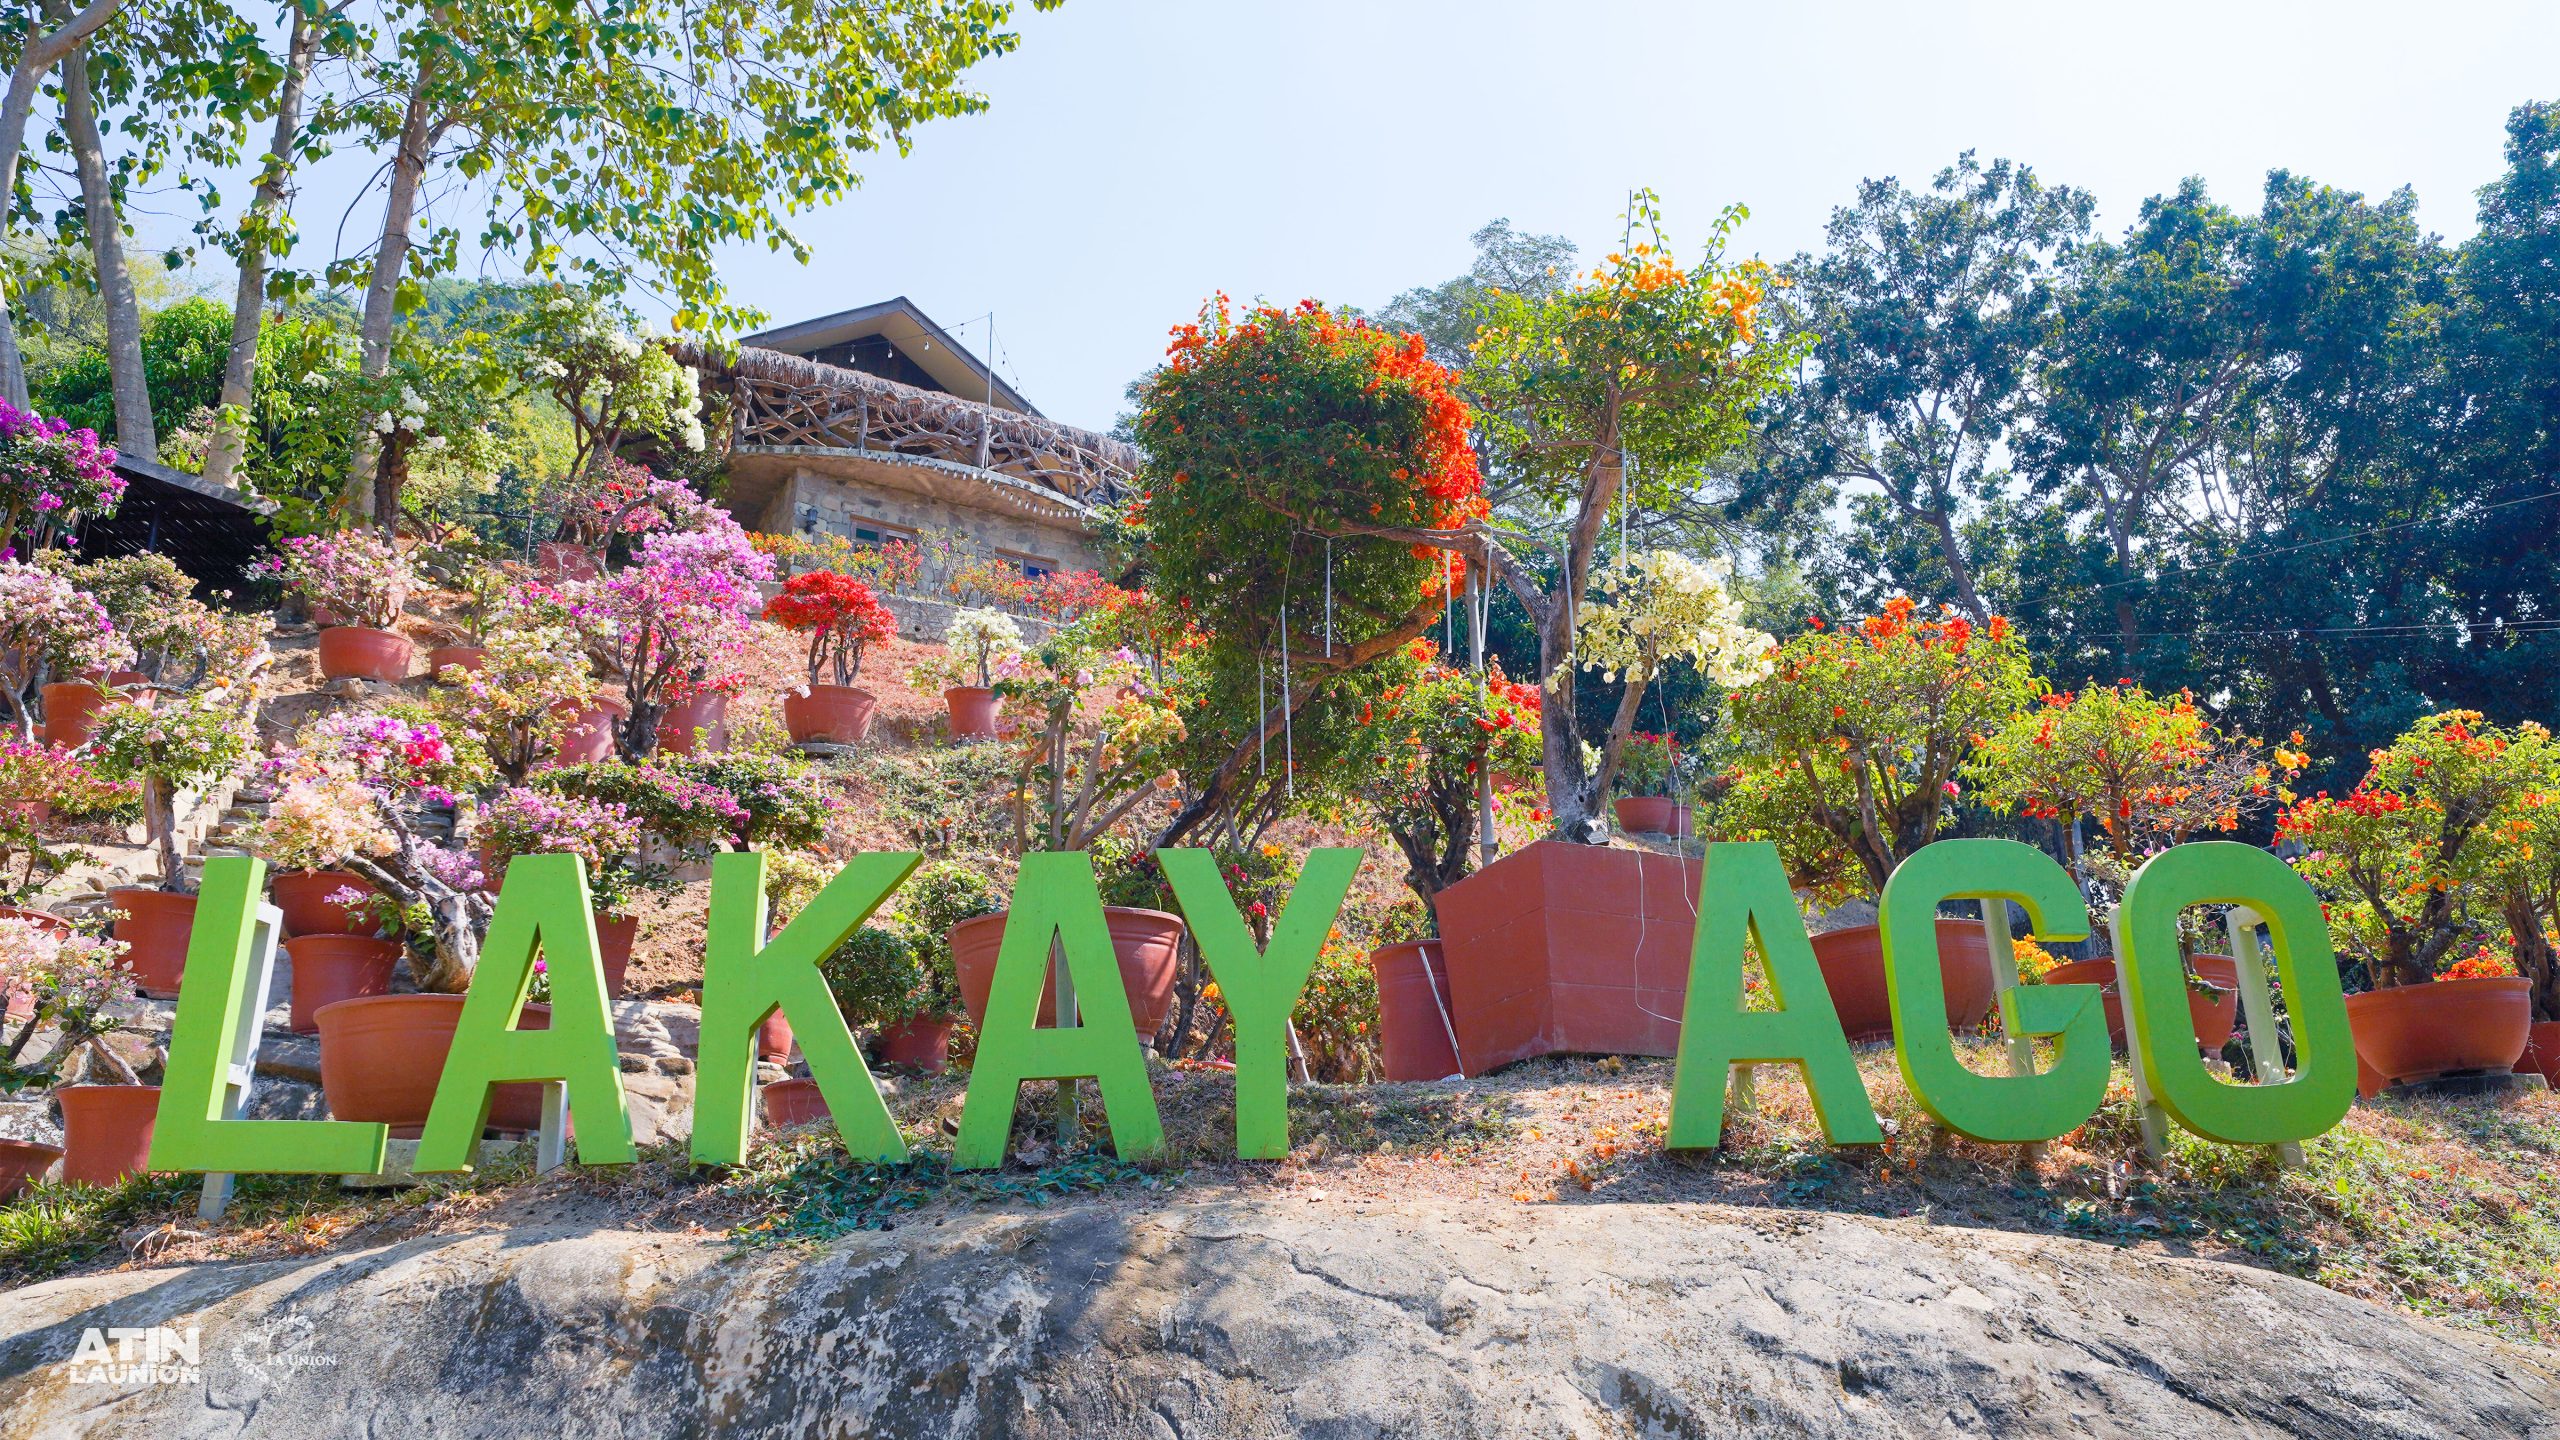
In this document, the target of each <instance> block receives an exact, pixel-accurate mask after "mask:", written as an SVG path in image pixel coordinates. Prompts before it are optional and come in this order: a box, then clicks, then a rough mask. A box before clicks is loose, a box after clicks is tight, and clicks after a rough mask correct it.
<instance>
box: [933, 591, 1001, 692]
mask: <svg viewBox="0 0 2560 1440" xmlns="http://www.w3.org/2000/svg"><path fill="white" fill-rule="evenodd" d="M942 651H943V653H942V654H941V655H939V656H933V655H928V656H926V657H925V658H923V659H921V660H918V661H917V662H916V663H915V665H914V667H913V668H912V669H911V670H910V671H909V672H908V674H909V678H910V680H911V681H913V682H914V683H917V684H924V685H939V686H960V685H972V684H974V685H976V686H977V687H978V688H979V689H981V690H985V689H991V688H993V687H994V685H995V683H996V680H997V678H998V672H999V671H1001V670H1002V669H1003V668H1004V667H1005V666H1006V665H1007V664H1008V663H1010V662H1013V661H1018V660H1020V659H1021V658H1022V627H1021V626H1020V625H1019V624H1016V623H1015V622H1014V618H1013V617H1012V616H1010V615H1007V614H1006V613H1004V612H1003V611H1001V610H989V609H985V608H976V609H969V610H962V611H960V612H959V613H958V614H955V615H953V616H952V617H951V623H950V624H949V625H948V626H946V627H945V628H944V629H943V632H942ZM972 677H975V678H974V679H973V678H972Z"/></svg>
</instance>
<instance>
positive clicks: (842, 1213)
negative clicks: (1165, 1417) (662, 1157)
mask: <svg viewBox="0 0 2560 1440" xmlns="http://www.w3.org/2000/svg"><path fill="white" fill-rule="evenodd" d="M1164 1183H1167V1182H1164V1181H1162V1180H1160V1179H1158V1178H1157V1177H1155V1176H1153V1175H1150V1174H1149V1173H1148V1172H1147V1171H1145V1170H1143V1169H1141V1168H1139V1167H1138V1166H1136V1165H1132V1164H1129V1163H1127V1162H1125V1161H1122V1160H1119V1159H1116V1158H1114V1157H1113V1156H1112V1155H1111V1154H1110V1153H1109V1152H1107V1151H1102V1150H1084V1151H1078V1152H1076V1153H1074V1154H1070V1155H1067V1156H1065V1157H1063V1158H1061V1159H1058V1160H1056V1161H1054V1162H1051V1163H1049V1164H1045V1165H1041V1166H1038V1167H1036V1168H1027V1169H1017V1168H1007V1169H1001V1170H958V1169H954V1168H953V1167H952V1164H951V1155H950V1153H949V1152H948V1151H945V1150H939V1149H935V1150H919V1151H916V1152H914V1157H913V1158H912V1159H910V1160H908V1161H907V1162H906V1163H904V1164H900V1165H891V1164H883V1163H881V1162H879V1161H875V1160H860V1159H856V1158H855V1157H854V1156H853V1155H851V1154H849V1153H847V1151H846V1150H845V1148H844V1144H843V1142H842V1141H841V1140H840V1139H838V1138H837V1136H836V1135H835V1133H834V1132H833V1131H832V1130H826V1129H822V1128H821V1129H813V1130H810V1131H806V1132H803V1133H801V1134H799V1135H796V1136H794V1137H792V1138H790V1139H788V1140H785V1141H782V1142H780V1143H777V1144H769V1145H763V1146H759V1147H757V1148H756V1150H755V1151H753V1152H752V1153H750V1154H749V1156H748V1158H747V1163H746V1164H745V1165H744V1166H742V1167H740V1168H739V1169H737V1170H736V1171H734V1172H732V1173H730V1174H729V1175H728V1176H727V1177H725V1178H724V1179H722V1180H721V1181H719V1182H718V1185H717V1188H718V1189H719V1190H720V1191H721V1192H722V1193H723V1196H724V1198H726V1199H728V1200H730V1201H733V1202H736V1203H740V1204H743V1205H745V1206H746V1207H747V1208H748V1209H749V1210H750V1212H751V1213H750V1214H749V1216H748V1217H747V1218H745V1219H743V1220H740V1221H738V1222H737V1223H736V1224H735V1225H734V1226H732V1227H731V1229H730V1236H731V1238H732V1239H734V1240H735V1241H736V1242H737V1243H738V1244H740V1245H742V1246H748V1247H756V1246H766V1245H813V1244H819V1243H823V1242H825V1241H828V1240H832V1239H834V1238H835V1237H837V1236H839V1235H844V1234H849V1233H851V1232H853V1231H856V1230H894V1229H896V1228H897V1222H898V1219H899V1217H901V1216H904V1215H908V1214H912V1213H913V1212H915V1211H918V1210H921V1209H923V1208H925V1207H926V1206H927V1205H932V1204H936V1203H947V1204H952V1205H957V1206H967V1205H986V1204H998V1205H1001V1204H1029V1205H1044V1204H1046V1203H1048V1202H1049V1201H1051V1200H1054V1199H1058V1198H1061V1197H1063V1196H1068V1195H1075V1194H1081V1193H1086V1192H1090V1191H1097V1190H1107V1189H1111V1188H1114V1187H1116V1186H1122V1185H1134V1186H1140V1187H1150V1188H1151V1187H1154V1186H1157V1185H1160V1184H1164Z"/></svg>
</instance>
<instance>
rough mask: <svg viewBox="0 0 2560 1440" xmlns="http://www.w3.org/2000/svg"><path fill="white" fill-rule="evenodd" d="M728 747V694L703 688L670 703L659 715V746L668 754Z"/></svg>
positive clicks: (684, 753) (709, 750)
mask: <svg viewBox="0 0 2560 1440" xmlns="http://www.w3.org/2000/svg"><path fill="white" fill-rule="evenodd" d="M728 748H729V697H728V696H726V695H722V694H720V693H718V692H716V691H705V692H704V693H702V694H700V695H696V696H693V697H691V698H690V699H687V700H684V701H682V702H680V703H678V704H675V705H670V706H668V707H667V709H666V713H665V714H663V715H660V716H659V717H658V749H659V750H661V751H663V752H664V753H666V754H669V755H691V754H694V753H696V752H697V751H699V752H701V753H704V754H710V753H714V752H717V751H721V750H726V749H728Z"/></svg>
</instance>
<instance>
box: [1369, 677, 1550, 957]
mask: <svg viewBox="0 0 2560 1440" xmlns="http://www.w3.org/2000/svg"><path fill="white" fill-rule="evenodd" d="M1381 678H1384V679H1387V680H1388V681H1389V682H1390V683H1389V684H1388V685H1387V686H1386V687H1385V688H1384V689H1383V690H1381V691H1380V692H1379V693H1378V694H1377V695H1376V697H1375V698H1373V699H1370V700H1367V701H1364V702H1363V703H1362V705H1361V707H1360V712H1359V716H1358V719H1357V721H1356V723H1357V726H1358V733H1357V739H1356V740H1355V742H1354V745H1353V748H1352V749H1351V751H1350V752H1349V754H1348V755H1347V756H1346V757H1345V762H1344V763H1345V765H1346V768H1347V771H1348V779H1347V780H1346V782H1345V784H1344V787H1343V789H1344V793H1345V795H1346V797H1347V798H1348V800H1349V802H1350V803H1349V810H1350V814H1351V818H1352V819H1353V820H1354V821H1355V822H1357V823H1358V824H1360V825H1362V826H1363V827H1365V828H1368V829H1372V830H1376V831H1379V832H1382V833H1383V834H1385V835H1386V837H1387V838H1388V839H1389V840H1391V841H1393V842H1394V843H1395V847H1396V851H1397V853H1399V854H1401V855H1402V856H1403V857H1404V862H1405V876H1404V880H1405V885H1406V886H1407V888H1409V889H1411V890H1412V891H1413V893H1414V895H1415V897H1416V898H1418V899H1419V900H1421V902H1422V904H1423V908H1424V910H1425V911H1426V912H1427V913H1430V914H1432V915H1433V916H1434V923H1435V925H1436V923H1437V914H1438V912H1437V910H1436V908H1435V907H1436V906H1437V904H1438V901H1439V895H1440V892H1441V891H1443V890H1445V889H1447V888H1449V887H1450V886H1451V885H1454V884H1456V883H1457V882H1458V881H1459V880H1461V879H1464V878H1465V877H1466V874H1467V872H1468V870H1469V869H1471V868H1473V861H1474V856H1475V847H1476V839H1477V822H1478V819H1479V815H1478V799H1479V793H1480V790H1481V786H1480V783H1479V782H1480V780H1481V778H1482V776H1483V775H1484V773H1485V772H1486V771H1487V770H1491V771H1492V773H1493V777H1494V779H1495V780H1496V781H1498V782H1502V783H1516V782H1518V781H1521V780H1525V779H1528V778H1530V777H1532V776H1534V775H1536V774H1537V773H1538V710H1539V706H1540V704H1541V703H1542V700H1543V697H1542V696H1541V695H1540V693H1539V691H1538V688H1537V687H1536V686H1534V685H1524V684H1517V683H1514V682H1513V681H1510V680H1508V679H1506V678H1504V676H1503V674H1502V671H1501V668H1500V667H1499V666H1495V667H1493V668H1491V669H1490V670H1488V671H1487V673H1486V674H1484V675H1482V676H1478V675H1477V674H1475V673H1474V672H1473V671H1470V670H1466V669H1462V668H1455V667H1452V666H1450V665H1447V664H1445V663H1443V662H1442V660H1441V658H1440V652H1439V650H1438V648H1437V647H1435V646H1434V645H1433V644H1432V643H1431V642H1430V641H1429V640H1421V639H1417V640H1414V641H1411V642H1409V643H1408V644H1407V645H1406V647H1405V649H1404V650H1403V651H1402V652H1401V653H1400V654H1399V655H1398V656H1397V658H1396V659H1395V660H1394V661H1393V662H1391V664H1390V665H1389V666H1388V667H1387V673H1386V674H1385V675H1383V676H1382V677H1381Z"/></svg>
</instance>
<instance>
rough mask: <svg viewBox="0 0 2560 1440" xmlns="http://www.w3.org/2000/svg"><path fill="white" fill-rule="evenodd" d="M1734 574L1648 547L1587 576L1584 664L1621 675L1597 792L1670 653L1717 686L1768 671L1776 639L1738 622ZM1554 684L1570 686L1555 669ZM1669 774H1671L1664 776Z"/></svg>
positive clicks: (1716, 563)
mask: <svg viewBox="0 0 2560 1440" xmlns="http://www.w3.org/2000/svg"><path fill="white" fill-rule="evenodd" d="M1731 573H1733V566H1732V565H1731V563H1729V562H1727V561H1724V560H1710V561H1705V562H1700V561H1696V560H1692V559H1690V558H1689V557H1688V556H1686V555H1682V554H1680V553H1678V552H1677V551H1672V550H1653V551H1647V552H1645V553H1644V554H1641V555H1637V556H1634V557H1632V558H1631V559H1630V560H1629V561H1628V562H1627V563H1626V564H1625V565H1622V566H1615V567H1612V568H1610V569H1608V570H1604V571H1602V572H1601V573H1600V574H1599V576H1598V577H1597V578H1595V579H1594V580H1593V581H1592V589H1591V596H1590V599H1589V600H1588V601H1586V602H1585V603H1584V605H1583V608H1582V620H1581V625H1580V630H1579V633H1578V636H1577V638H1576V640H1575V642H1574V643H1575V646H1576V653H1577V654H1579V655H1580V656H1581V663H1582V668H1583V669H1586V670H1598V671H1600V672H1601V678H1602V679H1604V680H1611V681H1618V682H1621V683H1623V685H1624V686H1625V688H1624V689H1623V690H1622V691H1621V692H1620V693H1619V697H1618V713H1617V714H1616V715H1615V716H1614V717H1613V718H1612V719H1611V720H1610V722H1609V728H1608V729H1607V730H1606V731H1605V732H1603V733H1602V739H1601V742H1600V755H1599V768H1598V770H1597V772H1596V775H1595V778H1594V779H1593V782H1592V783H1593V784H1594V785H1595V786H1596V787H1597V790H1596V793H1598V794H1607V793H1609V791H1610V790H1611V789H1612V788H1613V787H1614V783H1615V781H1616V778H1617V771H1618V766H1619V764H1620V763H1621V762H1622V760H1623V757H1624V754H1625V751H1626V745H1627V737H1628V736H1629V735H1631V734H1633V733H1634V731H1635V723H1636V715H1637V713H1638V710H1639V708H1640V707H1641V706H1642V705H1643V703H1644V694H1645V688H1646V687H1647V686H1649V685H1651V684H1652V683H1653V681H1654V679H1655V678H1656V677H1657V676H1659V675H1661V673H1662V670H1663V667H1664V666H1666V665H1668V664H1669V663H1671V662H1672V661H1674V660H1686V661H1688V662H1690V663H1691V664H1694V665H1696V666H1697V667H1698V668H1699V669H1700V670H1702V671H1704V672H1705V673H1706V675H1707V676H1708V678H1710V679H1712V680H1714V681H1715V682H1716V683H1717V684H1719V685H1724V686H1728V687H1730V686H1736V685H1744V684H1748V683H1750V682H1751V681H1753V680H1757V679H1759V678H1760V677H1761V676H1763V675H1766V674H1768V673H1769V665H1770V661H1769V654H1770V652H1771V651H1774V650H1775V649H1777V646H1778V642H1777V641H1776V640H1775V639H1774V638H1772V637H1771V636H1769V635H1768V634H1766V633H1764V632H1762V631H1758V630H1754V629H1751V628H1750V627H1748V626H1746V625H1744V624H1743V623H1742V602H1741V601H1740V600H1737V599H1735V598H1734V597H1733V595H1732V594H1731V593H1730V592H1729V591H1727V590H1726V589H1725V585H1724V580H1725V577H1726V576H1728V575H1730V574H1731ZM1550 680H1551V688H1552V689H1553V690H1555V691H1556V692H1558V693H1561V692H1563V691H1565V690H1567V689H1569V688H1570V687H1571V681H1570V676H1569V673H1568V672H1565V671H1558V672H1556V674H1555V675H1554V676H1552V677H1550ZM1666 778H1668V777H1666Z"/></svg>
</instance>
